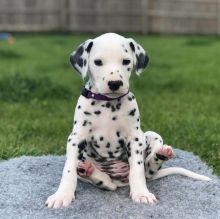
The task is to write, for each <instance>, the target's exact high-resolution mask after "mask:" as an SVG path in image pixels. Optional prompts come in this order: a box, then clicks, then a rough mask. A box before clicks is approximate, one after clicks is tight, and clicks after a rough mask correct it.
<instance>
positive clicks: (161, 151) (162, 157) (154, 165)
mask: <svg viewBox="0 0 220 219" xmlns="http://www.w3.org/2000/svg"><path fill="white" fill-rule="evenodd" d="M145 138H146V144H147V148H146V150H145V153H144V160H145V161H144V162H145V176H146V178H147V179H151V178H152V177H153V176H154V175H155V174H156V173H157V171H158V170H160V168H161V166H162V164H163V163H164V162H165V161H167V160H168V159H170V158H172V157H173V156H174V153H173V150H172V147H170V146H167V145H163V139H162V138H161V136H160V135H159V134H157V133H155V132H152V131H148V132H146V133H145Z"/></svg>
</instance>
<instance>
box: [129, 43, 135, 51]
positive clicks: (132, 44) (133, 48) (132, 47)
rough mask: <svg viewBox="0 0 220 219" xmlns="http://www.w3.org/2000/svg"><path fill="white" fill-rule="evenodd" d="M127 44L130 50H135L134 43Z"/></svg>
mask: <svg viewBox="0 0 220 219" xmlns="http://www.w3.org/2000/svg"><path fill="white" fill-rule="evenodd" d="M129 45H130V47H131V50H132V51H133V52H135V47H134V43H132V42H130V43H129Z"/></svg>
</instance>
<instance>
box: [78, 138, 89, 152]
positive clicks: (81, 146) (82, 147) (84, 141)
mask: <svg viewBox="0 0 220 219" xmlns="http://www.w3.org/2000/svg"><path fill="white" fill-rule="evenodd" d="M86 144H87V143H86V140H83V141H81V142H80V143H79V144H78V148H79V150H80V151H82V150H84V149H85V147H86Z"/></svg>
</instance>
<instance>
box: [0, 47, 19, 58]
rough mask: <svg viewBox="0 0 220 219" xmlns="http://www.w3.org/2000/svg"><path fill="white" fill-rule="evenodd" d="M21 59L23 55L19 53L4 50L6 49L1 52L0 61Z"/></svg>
mask: <svg viewBox="0 0 220 219" xmlns="http://www.w3.org/2000/svg"><path fill="white" fill-rule="evenodd" d="M20 58H22V55H21V54H19V53H17V52H14V51H10V50H4V49H1V51H0V59H20Z"/></svg>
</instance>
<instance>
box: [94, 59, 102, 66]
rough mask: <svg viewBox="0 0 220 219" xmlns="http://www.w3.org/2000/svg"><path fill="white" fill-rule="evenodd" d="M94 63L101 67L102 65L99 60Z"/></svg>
mask: <svg viewBox="0 0 220 219" xmlns="http://www.w3.org/2000/svg"><path fill="white" fill-rule="evenodd" d="M94 63H95V64H96V65H97V66H102V65H103V63H102V60H101V59H96V60H95V61H94Z"/></svg>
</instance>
